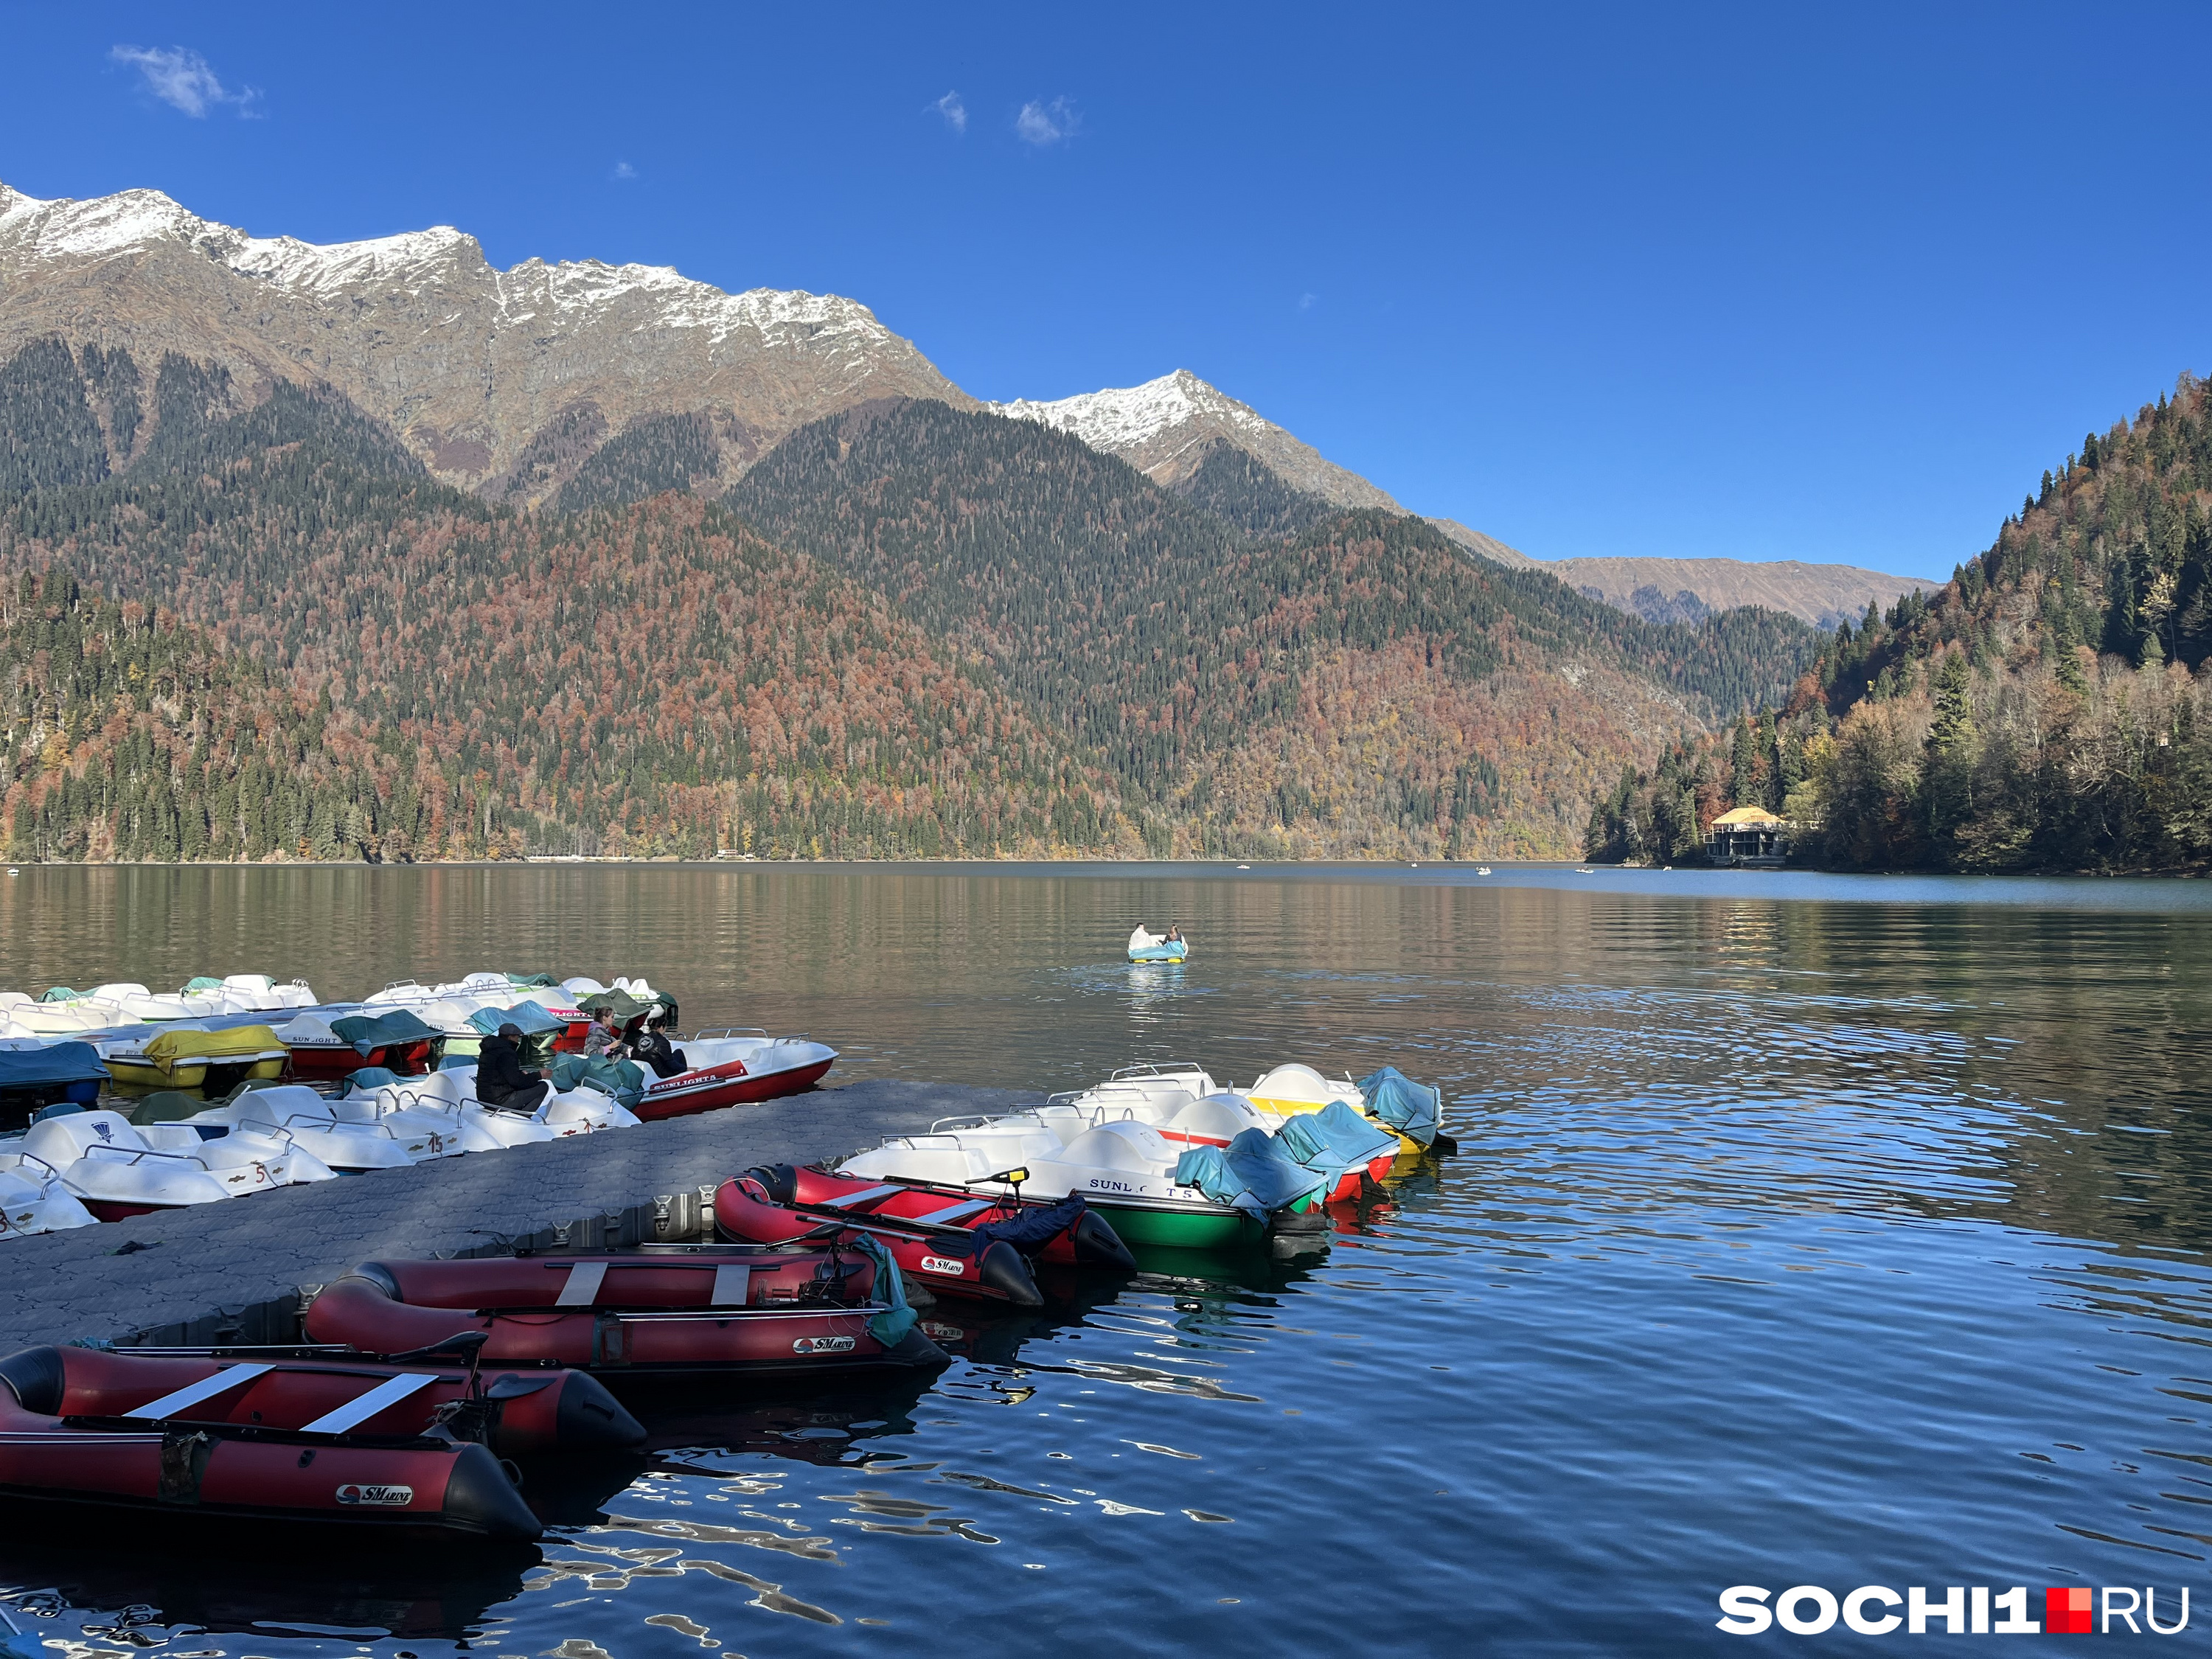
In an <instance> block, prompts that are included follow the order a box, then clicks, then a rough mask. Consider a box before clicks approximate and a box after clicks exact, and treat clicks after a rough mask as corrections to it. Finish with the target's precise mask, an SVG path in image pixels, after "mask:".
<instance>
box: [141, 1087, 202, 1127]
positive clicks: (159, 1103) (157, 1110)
mask: <svg viewBox="0 0 2212 1659" xmlns="http://www.w3.org/2000/svg"><path fill="white" fill-rule="evenodd" d="M207 1109H208V1103H207V1102H206V1100H205V1099H204V1098H203V1097H200V1096H198V1095H194V1094H186V1093H185V1091H183V1090H182V1089H157V1090H155V1091H154V1092H153V1093H152V1094H150V1095H147V1096H144V1097H142V1098H141V1099H140V1100H139V1101H138V1102H137V1103H136V1104H135V1105H133V1106H132V1107H131V1122H133V1123H135V1124H137V1125H139V1126H140V1127H144V1126H146V1125H148V1124H153V1123H182V1122H183V1121H185V1119H186V1118H188V1117H197V1116H198V1115H200V1114H201V1113H202V1112H204V1111H205V1110H207Z"/></svg>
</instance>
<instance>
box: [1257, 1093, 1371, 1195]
mask: <svg viewBox="0 0 2212 1659" xmlns="http://www.w3.org/2000/svg"><path fill="white" fill-rule="evenodd" d="M1275 1139H1277V1140H1278V1141H1279V1142H1280V1143H1281V1144H1282V1148H1283V1150H1284V1152H1286V1153H1288V1154H1289V1155H1290V1158H1291V1162H1292V1163H1294V1164H1299V1165H1301V1166H1303V1167H1304V1168H1305V1169H1309V1170H1313V1171H1315V1172H1316V1174H1320V1175H1325V1176H1328V1178H1329V1182H1330V1184H1331V1185H1332V1186H1334V1183H1335V1181H1336V1178H1337V1177H1338V1176H1341V1175H1343V1174H1345V1173H1346V1171H1348V1170H1364V1169H1365V1168H1366V1167H1367V1165H1368V1164H1370V1163H1372V1162H1373V1161H1374V1160H1375V1159H1376V1158H1382V1157H1383V1156H1384V1155H1386V1154H1389V1153H1395V1152H1396V1151H1397V1150H1398V1137H1397V1136H1395V1135H1394V1134H1392V1133H1390V1132H1389V1130H1388V1129H1386V1128H1384V1127H1383V1126H1382V1125H1381V1124H1379V1123H1376V1121H1374V1120H1373V1119H1371V1118H1364V1117H1362V1116H1360V1115H1359V1114H1358V1112H1356V1111H1354V1110H1353V1109H1352V1108H1351V1107H1350V1106H1348V1105H1346V1103H1344V1102H1343V1101H1340V1100H1332V1101H1330V1102H1329V1103H1328V1105H1326V1106H1324V1107H1322V1109H1321V1110H1319V1111H1318V1112H1300V1113H1299V1114H1298V1115H1297V1116H1296V1117H1291V1118H1285V1120H1284V1121H1283V1127H1281V1128H1280V1129H1279V1130H1277V1131H1276V1132H1275Z"/></svg>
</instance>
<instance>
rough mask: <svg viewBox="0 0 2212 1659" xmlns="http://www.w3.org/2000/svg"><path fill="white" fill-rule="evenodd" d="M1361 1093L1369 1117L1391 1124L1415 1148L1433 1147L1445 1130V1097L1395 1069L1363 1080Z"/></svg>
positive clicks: (1373, 1073) (1360, 1088) (1369, 1074)
mask: <svg viewBox="0 0 2212 1659" xmlns="http://www.w3.org/2000/svg"><path fill="white" fill-rule="evenodd" d="M1359 1092H1360V1093H1361V1094H1362V1095H1364V1096H1365V1097H1367V1115H1369V1116H1370V1117H1371V1118H1373V1119H1374V1120H1375V1121H1376V1122H1378V1123H1387V1124H1389V1126H1390V1127H1392V1128H1394V1129H1395V1130H1396V1131H1397V1132H1398V1133H1400V1134H1401V1135H1404V1136H1405V1137H1406V1138H1407V1139H1408V1140H1411V1141H1413V1142H1414V1143H1415V1144H1416V1145H1419V1146H1428V1145H1430V1144H1431V1142H1433V1141H1434V1140H1435V1139H1436V1138H1437V1130H1438V1129H1440V1128H1442V1127H1443V1096H1442V1095H1441V1094H1439V1093H1438V1092H1437V1091H1436V1090H1434V1089H1431V1088H1430V1087H1429V1086H1428V1085H1425V1084H1421V1083H1416V1082H1414V1081H1413V1079H1411V1078H1409V1077H1407V1075H1406V1074H1405V1073H1403V1072H1401V1071H1400V1070H1399V1069H1398V1068H1397V1067H1396V1066H1384V1067H1383V1069H1382V1070H1381V1071H1379V1072H1370V1073H1368V1074H1367V1075H1366V1076H1365V1077H1364V1078H1362V1079H1359Z"/></svg>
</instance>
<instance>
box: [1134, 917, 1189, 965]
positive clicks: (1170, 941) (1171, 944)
mask: <svg viewBox="0 0 2212 1659" xmlns="http://www.w3.org/2000/svg"><path fill="white" fill-rule="evenodd" d="M1189 954H1190V941H1189V940H1188V939H1185V938H1184V937H1183V936H1182V928H1181V927H1176V926H1174V925H1172V924H1170V927H1169V928H1168V930H1167V932H1166V933H1154V932H1152V929H1151V928H1149V927H1146V926H1145V925H1144V924H1143V923H1141V922H1139V924H1138V925H1137V928H1136V931H1135V932H1133V933H1131V934H1130V935H1129V960H1130V961H1132V962H1181V961H1182V959H1183V958H1184V957H1187V956H1188V955H1189Z"/></svg>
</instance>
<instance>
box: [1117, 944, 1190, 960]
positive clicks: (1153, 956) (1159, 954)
mask: <svg viewBox="0 0 2212 1659" xmlns="http://www.w3.org/2000/svg"><path fill="white" fill-rule="evenodd" d="M1188 955H1189V952H1188V951H1185V950H1184V949H1183V948H1182V946H1181V945H1146V947H1145V948H1144V949H1143V950H1141V951H1130V952H1129V960H1130V961H1132V962H1167V963H1176V962H1181V961H1182V960H1183V959H1184V957H1187V956H1188Z"/></svg>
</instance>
